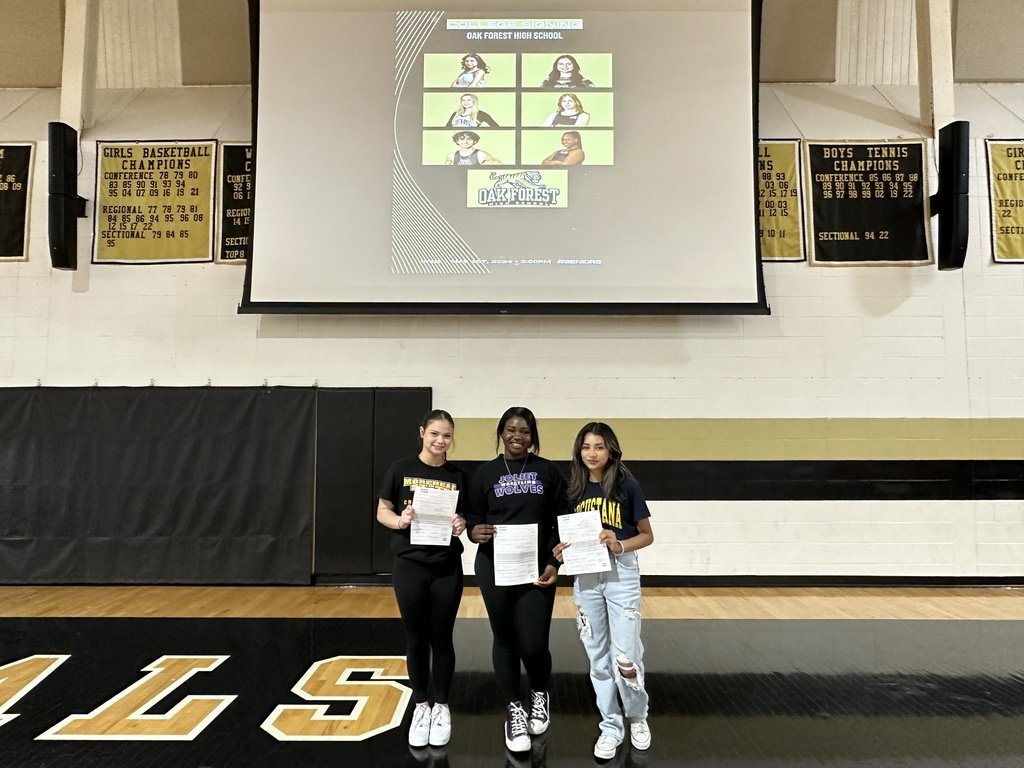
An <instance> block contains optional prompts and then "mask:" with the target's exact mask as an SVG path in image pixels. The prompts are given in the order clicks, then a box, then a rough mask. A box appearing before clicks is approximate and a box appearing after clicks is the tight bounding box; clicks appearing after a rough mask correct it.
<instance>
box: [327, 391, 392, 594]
mask: <svg viewBox="0 0 1024 768" xmlns="http://www.w3.org/2000/svg"><path fill="white" fill-rule="evenodd" d="M317 402H318V405H317V429H316V477H317V481H316V555H315V558H314V567H313V571H314V574H315V575H319V574H365V573H370V560H371V558H370V542H371V540H372V537H373V527H374V526H375V525H377V523H376V521H375V519H374V509H375V507H374V495H373V494H374V490H375V489H374V487H373V390H371V389H321V390H320V394H319V397H318V398H317Z"/></svg>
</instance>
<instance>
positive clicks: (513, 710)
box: [508, 704, 526, 737]
mask: <svg viewBox="0 0 1024 768" xmlns="http://www.w3.org/2000/svg"><path fill="white" fill-rule="evenodd" d="M508 721H509V730H510V731H511V732H512V736H513V737H515V736H524V735H526V710H525V709H523V707H522V705H520V704H513V705H511V706H509V708H508Z"/></svg>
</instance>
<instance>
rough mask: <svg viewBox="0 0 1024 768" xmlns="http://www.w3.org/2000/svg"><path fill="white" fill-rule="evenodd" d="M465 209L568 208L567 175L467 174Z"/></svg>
mask: <svg viewBox="0 0 1024 768" xmlns="http://www.w3.org/2000/svg"><path fill="white" fill-rule="evenodd" d="M466 207H467V208H568V207H569V172H568V171H567V170H566V169H564V168H559V169H547V168H545V169H543V170H540V169H538V170H526V171H522V170H516V169H512V170H496V171H492V170H478V169H470V170H467V171H466Z"/></svg>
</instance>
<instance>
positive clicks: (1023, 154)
mask: <svg viewBox="0 0 1024 768" xmlns="http://www.w3.org/2000/svg"><path fill="white" fill-rule="evenodd" d="M985 147H986V148H987V150H988V183H989V205H990V206H991V210H992V258H993V259H995V260H996V261H998V262H1008V263H1021V262H1024V140H1021V139H1017V140H1008V139H986V140H985Z"/></svg>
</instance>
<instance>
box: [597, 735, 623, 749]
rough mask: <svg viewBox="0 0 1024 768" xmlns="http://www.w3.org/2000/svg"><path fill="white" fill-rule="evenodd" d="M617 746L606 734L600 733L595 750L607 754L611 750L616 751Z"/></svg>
mask: <svg viewBox="0 0 1024 768" xmlns="http://www.w3.org/2000/svg"><path fill="white" fill-rule="evenodd" d="M618 746H619V745H618V744H616V743H615V739H613V738H612V737H611V736H609V735H608V734H607V733H602V734H601V737H600V738H599V739H598V740H597V748H598V749H600V750H601V751H603V752H607V751H609V750H612V749H617V748H618Z"/></svg>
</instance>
